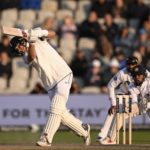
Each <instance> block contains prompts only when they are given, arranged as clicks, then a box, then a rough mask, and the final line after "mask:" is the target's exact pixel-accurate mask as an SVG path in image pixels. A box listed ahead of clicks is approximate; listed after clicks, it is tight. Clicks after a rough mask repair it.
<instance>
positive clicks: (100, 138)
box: [96, 136, 104, 143]
mask: <svg viewBox="0 0 150 150" xmlns="http://www.w3.org/2000/svg"><path fill="white" fill-rule="evenodd" d="M103 140H104V138H103V137H101V136H98V137H97V138H96V142H98V143H101V141H103Z"/></svg>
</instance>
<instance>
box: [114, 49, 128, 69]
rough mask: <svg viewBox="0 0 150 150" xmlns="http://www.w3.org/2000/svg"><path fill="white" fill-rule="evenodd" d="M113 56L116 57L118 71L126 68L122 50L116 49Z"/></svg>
mask: <svg viewBox="0 0 150 150" xmlns="http://www.w3.org/2000/svg"><path fill="white" fill-rule="evenodd" d="M115 56H116V59H117V60H118V62H119V64H120V65H119V66H120V68H119V69H123V68H124V67H125V66H126V56H125V54H124V52H123V50H122V48H120V47H117V48H116V49H115Z"/></svg>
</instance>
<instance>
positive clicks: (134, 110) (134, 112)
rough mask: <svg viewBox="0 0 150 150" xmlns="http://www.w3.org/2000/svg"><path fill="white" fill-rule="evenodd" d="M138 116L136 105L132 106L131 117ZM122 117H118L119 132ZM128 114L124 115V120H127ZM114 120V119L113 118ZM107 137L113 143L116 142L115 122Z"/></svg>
mask: <svg viewBox="0 0 150 150" xmlns="http://www.w3.org/2000/svg"><path fill="white" fill-rule="evenodd" d="M138 114H139V108H138V105H137V104H136V103H134V104H132V117H136V116H137V115H138ZM115 116H116V115H115ZM122 117H123V115H119V130H120V128H121V127H122V125H123V119H122ZM128 117H129V114H128V113H126V115H125V119H128ZM115 120H116V117H115ZM109 137H110V138H111V141H115V140H116V121H115V123H114V126H113V128H112V132H111V134H110V135H109Z"/></svg>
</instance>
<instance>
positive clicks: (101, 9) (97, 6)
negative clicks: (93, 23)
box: [91, 0, 112, 18]
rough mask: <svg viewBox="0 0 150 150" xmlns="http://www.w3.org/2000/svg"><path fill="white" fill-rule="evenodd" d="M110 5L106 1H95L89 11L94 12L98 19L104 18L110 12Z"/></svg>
mask: <svg viewBox="0 0 150 150" xmlns="http://www.w3.org/2000/svg"><path fill="white" fill-rule="evenodd" d="M111 7H112V6H111V3H109V2H107V1H106V0H96V1H94V2H93V3H92V6H91V11H95V12H96V13H97V15H98V18H104V16H105V14H106V13H108V12H109V13H110V12H111Z"/></svg>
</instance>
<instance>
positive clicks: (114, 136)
mask: <svg viewBox="0 0 150 150" xmlns="http://www.w3.org/2000/svg"><path fill="white" fill-rule="evenodd" d="M122 117H123V115H122V114H120V115H119V131H120V129H121V127H122V125H123V121H122V119H123V118H122ZM128 117H129V116H128V114H125V119H127V118H128ZM109 137H110V138H111V141H115V140H116V115H115V122H114V125H113V127H112V132H111V133H110V135H109Z"/></svg>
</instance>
